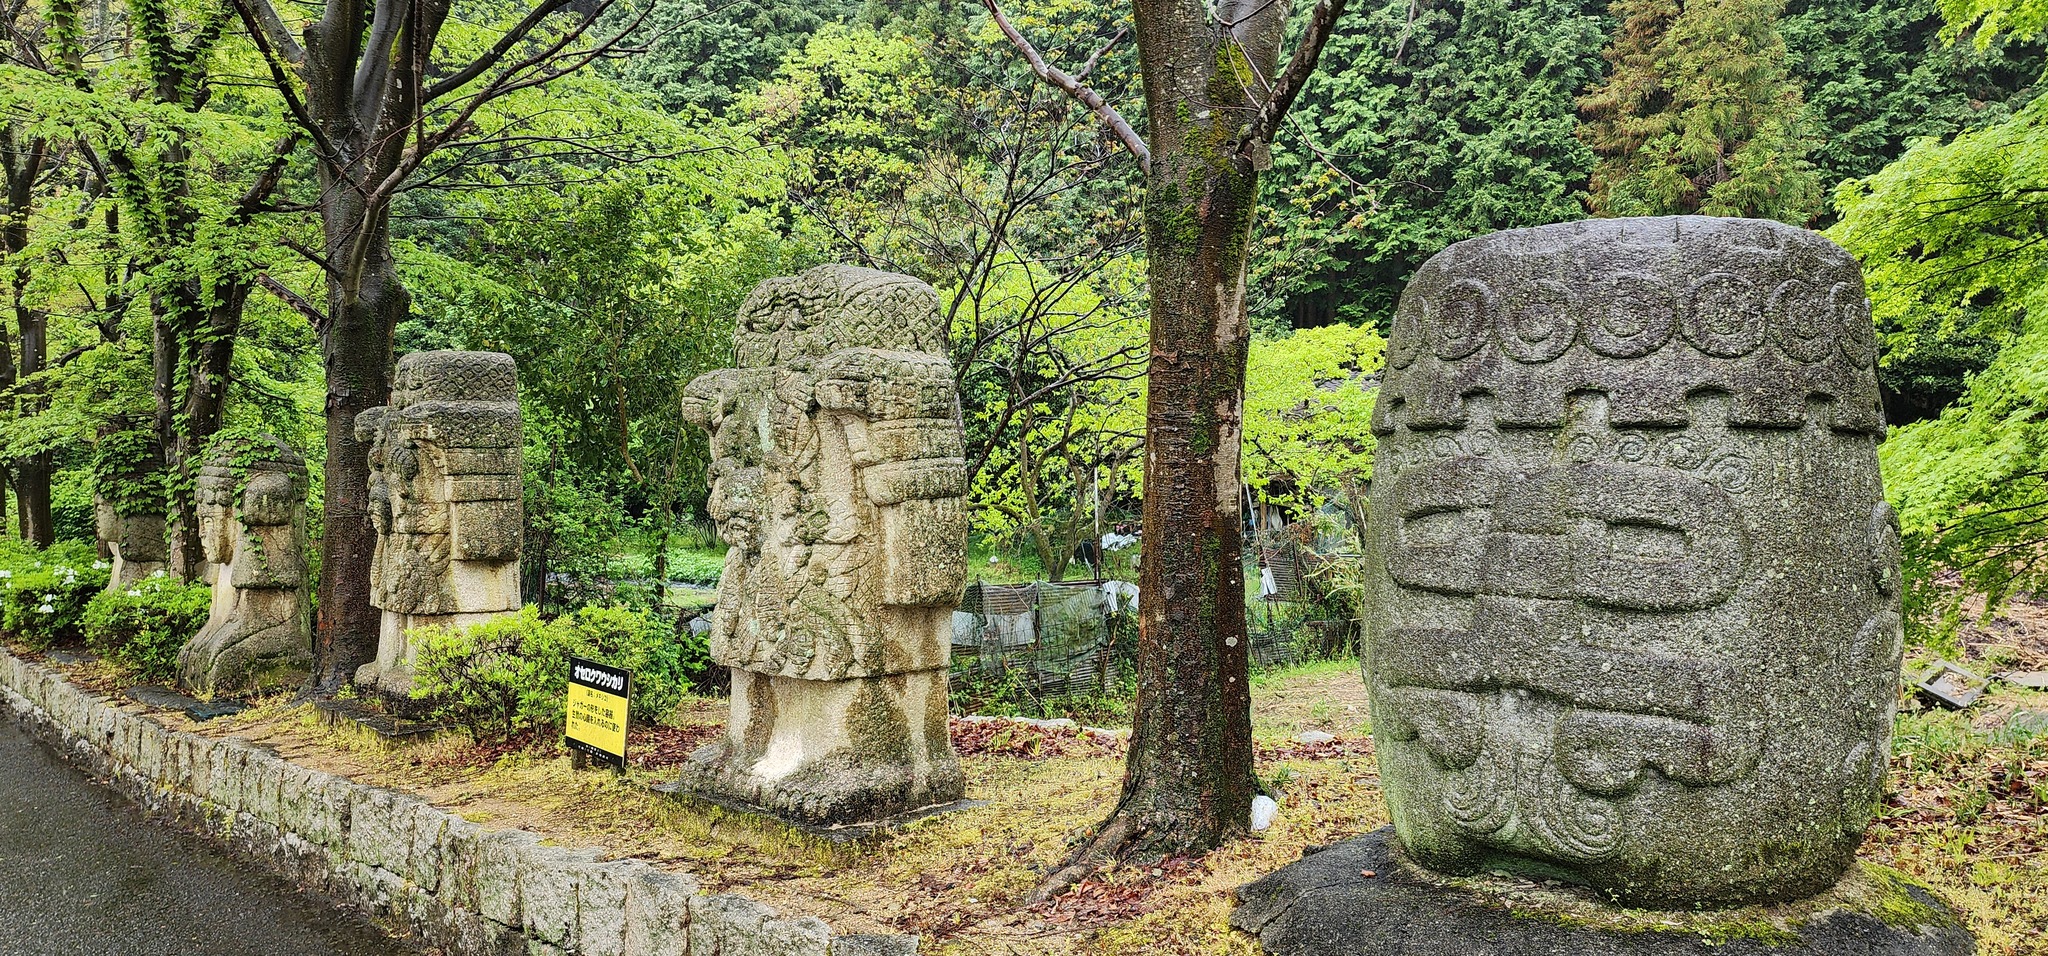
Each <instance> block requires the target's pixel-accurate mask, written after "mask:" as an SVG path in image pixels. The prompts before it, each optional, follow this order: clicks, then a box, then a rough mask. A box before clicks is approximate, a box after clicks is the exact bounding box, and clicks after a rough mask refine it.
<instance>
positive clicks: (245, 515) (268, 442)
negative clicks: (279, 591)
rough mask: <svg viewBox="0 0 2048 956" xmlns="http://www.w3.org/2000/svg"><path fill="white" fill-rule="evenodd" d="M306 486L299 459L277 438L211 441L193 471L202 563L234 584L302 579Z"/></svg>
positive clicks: (271, 584) (282, 584) (293, 583)
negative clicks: (227, 573)
mask: <svg viewBox="0 0 2048 956" xmlns="http://www.w3.org/2000/svg"><path fill="white" fill-rule="evenodd" d="M306 487H307V476H306V460H305V458H304V457H303V456H301V455H300V454H299V453H298V452H297V451H296V450H294V449H293V448H292V447H291V446H289V445H287V444H285V443H284V442H282V441H278V440H277V439H275V438H265V439H246V440H239V441H229V442H222V443H221V444H219V445H217V446H216V447H215V448H214V449H213V451H212V452H211V453H210V454H209V455H208V456H207V460H206V465H205V466H204V467H203V468H201V469H200V472H199V480H198V487H197V494H196V496H195V497H196V499H197V503H198V511H199V540H200V545H201V547H202V548H203V549H204V550H205V552H206V561H207V563H208V564H213V565H224V566H231V567H232V578H233V580H232V582H231V583H232V584H233V586H235V587H248V588H286V587H297V586H299V585H301V584H303V583H305V567H306V557H305V553H304V551H305V542H304V536H305V528H304V524H305V506H306ZM216 583H217V584H226V583H230V582H229V581H228V580H227V579H226V578H222V579H221V580H220V581H218V582H216Z"/></svg>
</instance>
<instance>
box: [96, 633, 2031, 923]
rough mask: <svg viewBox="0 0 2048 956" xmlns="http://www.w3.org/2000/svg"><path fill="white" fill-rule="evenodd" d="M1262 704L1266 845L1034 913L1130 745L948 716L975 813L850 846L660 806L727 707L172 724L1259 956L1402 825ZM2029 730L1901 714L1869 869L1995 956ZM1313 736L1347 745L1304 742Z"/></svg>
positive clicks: (439, 797)
mask: <svg viewBox="0 0 2048 956" xmlns="http://www.w3.org/2000/svg"><path fill="white" fill-rule="evenodd" d="M85 666H86V667H88V668H89V667H91V665H85ZM71 669H72V670H74V671H78V668H77V667H76V666H74V667H73V668H71ZM76 676H78V677H81V678H86V682H87V683H95V684H99V685H101V686H103V687H104V686H107V685H109V684H111V683H114V682H113V681H110V680H109V679H108V678H107V677H106V676H105V675H104V674H96V673H95V672H92V671H90V670H86V671H78V672H77V673H76ZM96 677H97V678H98V679H96V680H95V678H96ZM1253 700H1254V705H1253V706H1254V725H1255V733H1256V736H1257V739H1258V748H1259V756H1258V773H1259V775H1260V777H1261V779H1263V780H1265V781H1266V782H1267V785H1268V786H1269V787H1271V788H1272V790H1273V792H1274V793H1275V794H1276V795H1277V796H1278V797H1279V799H1280V802H1281V804H1282V810H1281V813H1280V816H1279V819H1278V820H1277V821H1276V822H1275V823H1274V825H1273V827H1272V828H1271V829H1270V830H1268V831H1266V832H1264V833H1260V834H1254V835H1252V836H1249V837H1247V838H1244V839H1242V840H1239V841H1237V842H1234V843H1232V844H1230V845H1228V846H1226V847H1224V848H1222V849H1220V850H1217V851H1215V852H1213V853H1211V854H1209V855H1207V856H1206V857H1202V858H1199V859H1167V860H1142V861H1131V862H1128V863H1125V864H1123V865H1120V866H1117V867H1114V868H1112V869H1109V870H1107V871H1105V872H1103V873H1102V874H1100V875H1099V876H1097V877H1095V878H1092V879H1090V880H1088V881H1087V882H1085V883H1083V884H1082V885H1081V886H1079V887H1078V888H1077V889H1075V890H1074V891H1073V892H1071V893H1068V894H1066V895H1064V896H1062V897H1059V898H1057V899H1055V900H1053V901H1052V902H1051V903H1049V904H1046V905H1042V906H1039V907H1035V908H1026V907H1023V906H1022V905H1021V902H1020V901H1021V900H1022V899H1023V897H1024V895H1025V894H1026V892H1027V891H1028V890H1029V889H1030V888H1031V887H1032V886H1033V884H1034V883H1035V882H1036V881H1037V879H1038V877H1039V875H1040V874H1041V873H1043V872H1045V870H1046V869H1047V868H1048V867H1050V866H1051V865H1053V864H1054V863H1055V862H1057V861H1059V860H1060V859H1061V858H1062V857H1063V855H1064V854H1065V852H1066V851H1067V849H1068V847H1069V845H1070V841H1072V840H1073V839H1074V838H1075V837H1076V836H1077V835H1078V834H1080V833H1081V832H1082V831H1083V830H1084V829H1085V828H1086V827H1087V826H1088V825H1089V824H1091V823H1093V822H1095V821H1096V820H1097V819H1098V818H1099V817H1100V815H1101V814H1102V813H1103V812H1104V808H1106V807H1107V806H1109V805H1110V803H1111V802H1112V801H1113V799H1114V797H1115V794H1116V792H1117V787H1118V783H1119V780H1120V778H1121V774H1122V771H1123V761H1122V754H1123V743H1122V741H1121V739H1120V738H1118V737H1115V736H1103V735H1090V734H1086V733H1083V732H1079V731H1072V732H1069V731H1056V730H1055V731H1048V730H1042V729H1038V728H1031V727H1022V726H1015V725H995V724H973V723H966V722H960V721H956V722H955V724H954V728H953V729H954V736H955V741H956V746H957V747H958V749H959V750H960V751H961V753H962V756H963V763H964V765H965V768H966V773H967V779H968V788H969V794H970V796H971V797H972V798H973V799H976V800H979V801H983V802H982V803H981V805H979V806H976V807H974V808H972V809H967V810H961V811H957V812H953V813H948V814H944V815H940V816H936V817H931V818H927V819H924V820H920V821H917V822H914V823H912V824H910V825H908V826H906V827H904V828H903V829H902V830H900V831H899V832H897V833H895V834H894V835H893V836H891V837H889V838H887V839H885V840H882V841H879V842H875V843H871V844H864V845H854V846H839V845H834V844H831V843H828V842H825V841H822V840H818V839H816V838H813V837H808V836H805V835H802V834H800V833H797V832H795V831H792V830H789V829H787V828H784V827H782V826H780V825H779V824H775V823H773V822H767V821H763V820H760V819H758V818H753V817H749V816H745V815H740V814H734V813H731V812H727V811H722V810H718V809H716V808H709V807H703V806H695V805H686V804H683V803H680V802H677V801H676V800H673V799H671V798H668V797H664V796H661V795H658V794H655V793H653V792H652V791H651V790H650V787H651V785H653V784H657V783H662V782H665V781H667V780H669V779H671V778H672V777H673V776H674V770H673V769H672V768H673V767H674V766H675V764H676V763H677V762H678V761H680V760H681V759H682V757H683V756H685V755H687V754H688V753H689V751H690V750H691V749H694V747H696V746H697V745H698V744H700V743H702V742H703V741H705V740H708V739H709V738H710V737H711V736H712V735H714V734H715V733H716V732H717V730H718V726H719V723H720V721H721V720H722V718H723V713H722V708H723V702H721V701H714V700H692V701H690V702H687V703H686V704H685V706H684V708H683V710H682V712H681V713H680V714H679V715H678V718H677V721H676V723H677V726H675V727H668V728H655V729H651V730H645V731H638V732H636V736H635V738H634V741H633V744H632V747H631V749H632V750H633V752H634V754H635V759H634V765H633V766H632V767H631V768H630V769H629V770H628V771H627V772H626V773H624V774H614V773H612V772H610V771H604V770H585V771H579V770H576V769H574V768H572V767H571V765H570V762H569V760H568V758H567V757H566V755H564V754H563V753H562V752H560V751H559V749H558V748H556V747H555V746H554V745H553V744H552V743H548V742H539V741H515V742H512V743H509V744H495V745H488V746H484V745H477V744H474V743H472V742H470V741H469V740H468V739H467V738H465V737H462V736H459V735H452V734H451V735H443V736H440V737H438V738H434V739H430V740H424V741H418V742H414V743H409V744H391V743H388V742H386V741H384V740H383V739H382V738H379V737H377V736H375V735H374V734H370V733H368V732H366V731H363V730H361V729H359V728H354V727H353V726H351V725H346V724H343V725H334V724H331V723H329V722H327V721H324V720H323V719H322V718H321V717H320V715H319V713H318V712H317V711H315V710H313V709H312V708H310V707H305V706H301V705H295V704H293V703H291V702H289V701H287V700H284V699H276V700H272V701H270V702H267V703H264V704H262V705H260V706H258V707H256V708H253V709H251V710H249V711H246V712H244V713H243V714H240V715H237V716H234V717H230V718H224V719H221V720H216V721H212V722H209V723H206V724H199V725H193V724H189V723H186V722H184V721H183V720H182V719H181V718H179V717H178V716H177V715H163V719H165V720H166V721H167V722H171V723H177V724H180V725H181V726H186V727H188V728H189V729H195V730H199V731H201V732H204V733H209V734H216V735H223V736H226V735H234V736H241V737H245V738H249V739H252V740H255V741H258V742H261V743H264V744H267V745H269V746H272V747H275V748H276V749H277V750H279V751H280V752H281V753H282V754H283V755H284V756H286V757H288V758H290V759H293V760H296V761H300V762H303V763H306V764H310V765H314V766H318V767H321V768H322V769H327V770H331V771H335V772H341V773H345V774H347V775H349V776H351V777H354V778H357V779H362V780H367V781H372V782H376V783H380V784H384V785H388V786H395V787H400V788H403V789H407V790H411V791H414V792H417V793H419V794H421V795H422V796H424V797H426V798H427V799H430V800H432V801H433V802H435V803H437V804H439V805H441V806H444V807H447V808H450V809H452V810H454V811H456V812H459V813H461V814H462V815H464V816H465V817H468V818H469V819H471V820H474V821H477V822H480V823H484V824H486V825H490V826H500V827H520V828H525V829H530V830H535V831H540V832H544V833H547V834H549V835H550V836H552V837H553V838H554V839H555V840H557V841H558V842H560V843H563V844H567V845H575V846H596V847H602V848H604V849H605V850H606V851H607V852H608V853H610V854H612V855H614V856H619V857H636V858H640V859H645V860H650V861H654V862H656V863H657V864H659V865H662V866H666V867H673V868H676V869H680V870H688V871H690V872H693V873H695V874H697V875H698V877H699V878H700V879H701V880H702V881H703V883H704V885H705V886H706V888H707V889H715V890H727V891H734V892H740V893H744V894H746V895H748V896H752V897H754V898H757V899H760V900H762V901H764V902H767V903H770V904H772V905H775V906H777V907H779V908H781V909H783V910H785V911H787V912H790V913H795V914H808V915H816V916H819V917H821V918H823V919H825V920H827V921H828V922H830V923H831V924H833V926H834V927H835V928H837V929H838V930H840V931H842V932H861V931H866V932H908V933H919V934H922V935H923V936H924V937H925V939H926V941H927V944H926V945H927V950H926V951H928V952H934V953H942V954H959V956H967V954H991V956H993V954H1005V956H1008V954H1021V956H1033V954H1067V953H1073V954H1140V953H1144V954H1180V953H1187V954H1194V953H1204V954H1208V953H1251V952H1253V951H1254V948H1253V947H1252V946H1251V945H1250V942H1249V941H1248V940H1247V939H1246V938H1244V937H1241V936H1238V935H1236V934H1234V933H1233V932H1231V931H1230V930H1229V929H1228V928H1227V926H1226V922H1225V921H1226V919H1227V917H1228V915H1229V913H1230V909H1231V905H1232V892H1233V891H1234V890H1235V889H1236V888H1237V887H1238V886H1240V885H1242V884H1243V883H1246V882H1248V881H1250V880H1252V879H1255V878H1257V877H1258V876H1261V875H1263V874H1265V873H1268V872H1271V871H1272V870H1274V869H1277V868H1279V867H1280V866H1283V865H1285V864H1287V863H1289V862H1291V861H1293V860H1295V859H1298V858H1299V857H1300V855H1301V852H1302V850H1303V849H1304V848H1306V847H1309V846H1316V845H1321V844H1327V843H1332V842H1335V841H1338V840H1342V839H1345V838H1348V837H1352V836H1356V835H1359V834H1363V833H1366V832H1368V831H1371V830H1373V829H1376V828H1378V827H1379V826H1381V825H1383V824H1384V823H1385V822H1386V817H1385V811H1384V809H1383V807H1382V804H1381V798H1380V793H1379V789H1378V784H1379V778H1378V774H1377V765H1376V763H1375V761H1374V757H1373V751H1372V743H1371V739H1370V736H1369V731H1370V728H1369V726H1368V721H1367V718H1366V710H1365V697H1364V689H1363V687H1362V686H1361V684H1360V682H1359V679H1358V677H1357V674H1356V671H1355V667H1354V665H1352V664H1349V663H1331V664H1318V665H1310V666H1305V667H1296V668H1291V669H1287V670H1282V671H1276V672H1271V673H1267V674H1264V675H1261V676H1260V677H1259V678H1258V679H1257V680H1256V681H1255V683H1254V697H1253ZM2030 713H2041V714H2048V694H2040V693H2034V692H2028V691H2022V690H2018V689H2016V688H2012V687H2009V686H2001V687H1999V688H1998V689H1996V690H1994V692H1993V693H1992V695H1991V696H1990V697H1989V698H1987V700H1986V701H1985V702H1983V703H1981V704H1979V705H1978V706H1977V707H1976V708H1973V709H1972V710H1971V711H1969V712H1967V713H1962V714H1952V713H1947V712H1925V711H1910V710H1909V711H1908V712H1907V713H1905V714H1903V715H1902V716H1901V718H1900V721H1899V729H1898V738H1897V745H1896V748H1895V750H1896V754H1895V760H1894V771H1893V782H1892V789H1891V793H1890V795H1889V796H1888V798H1887V800H1886V803H1885V805H1884V807H1883V808H1882V809H1881V811H1880V814H1879V819H1878V821H1877V823H1876V824H1875V825H1874V826H1873V827H1872V829H1871V832H1870V837H1869V839H1868V841H1867V842H1866V844H1865V847H1864V851H1863V856H1864V858H1865V859H1866V860H1867V861H1869V862H1871V863H1874V864H1878V865H1881V866H1884V867H1889V868H1892V869H1895V870H1896V871H1898V872H1899V873H1900V874H1903V875H1904V876H1905V877H1907V878H1910V879H1913V880H1917V881H1920V882H1923V883H1926V884H1928V885H1930V886H1932V887H1934V888H1935V889H1936V890H1937V891H1938V892H1940V893H1942V894H1943V895H1944V896H1946V897H1947V898H1948V899H1950V900H1951V901H1953V902H1954V903H1955V904H1956V905H1957V906H1958V908H1959V909H1960V910H1961V911H1962V913H1963V917H1964V919H1965V921H1966V922H1967V923H1968V924H1969V926H1970V927H1971V928H1972V930H1974V931H1975V932H1976V933H1977V935H1978V936H1979V938H1980V939H1981V940H1982V942H1983V946H1982V952H1983V953H1984V954H1986V956H2048V733H2040V732H2033V731H2029V730H2027V729H2026V728H2027V727H2028V726H2029V725H2030V721H2031V720H2032V718H2031V717H2029V716H2028V714H2030ZM2042 723H2043V724H2044V725H2048V720H2044V721H2043V722H2042ZM1310 729H1314V730H1322V731H1325V732H1328V733H1331V734H1334V735H1336V739H1335V740H1334V741H1331V742H1327V743H1321V744H1313V745H1311V744H1302V743H1300V742H1298V741H1297V740H1296V736H1297V735H1298V734H1299V733H1301V732H1302V731H1304V730H1310ZM1878 872H1880V873H1881V872H1883V871H1881V870H1880V871H1878ZM1646 918H1654V914H1651V916H1650V917H1646ZM1710 922H1712V921H1710ZM1722 922H1727V921H1725V920H1724V921H1722ZM1729 925H1734V924H1733V923H1731V924H1729ZM1760 925H1761V924H1760ZM1723 935H1726V936H1728V937H1730V938H1733V937H1736V936H1740V935H1743V934H1740V933H1732V932H1731V933H1727V934H1723Z"/></svg>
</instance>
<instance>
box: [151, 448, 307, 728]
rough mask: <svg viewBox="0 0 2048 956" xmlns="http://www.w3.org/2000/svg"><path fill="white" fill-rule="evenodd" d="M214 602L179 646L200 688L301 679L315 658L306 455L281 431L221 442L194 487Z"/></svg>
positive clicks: (261, 686)
mask: <svg viewBox="0 0 2048 956" xmlns="http://www.w3.org/2000/svg"><path fill="white" fill-rule="evenodd" d="M196 497H197V500H198V512H199V537H200V543H201V546H202V547H203V548H204V549H205V552H206V571H205V575H206V581H207V583H208V584H211V585H213V608H212V611H211V612H210V613H209V614H208V615H207V618H206V626H205V627H203V628H201V629H200V631H199V633H198V634H197V635H196V636H194V637H193V638H192V640H191V641H190V642H188V643H187V644H186V645H185V646H184V648H183V649H182V650H180V651H179V652H178V675H179V680H180V681H181V682H182V683H183V684H184V685H185V686H186V687H187V688H188V689H190V690H192V691H193V692H195V693H201V694H240V693H252V692H256V691H261V690H272V689H282V688H286V687H296V686H298V685H299V684H300V683H301V682H303V681H304V680H305V678H306V675H307V673H308V671H309V669H310V668H311V666H312V660H313V630H312V602H311V600H310V599H309V594H308V592H309V586H310V581H309V580H308V576H307V573H306V551H307V543H306V460H305V459H304V458H302V457H300V456H299V453H298V452H296V451H293V450H292V449H291V447H290V446H288V445H286V444H284V443H283V442H280V441H278V440H276V439H274V438H266V439H260V440H259V439H240V440H229V441H224V442H222V443H220V444H219V445H217V446H216V447H215V448H214V449H213V451H212V453H211V454H209V455H208V456H207V460H206V464H205V466H204V467H202V468H201V470H200V472H199V481H198V487H197V490H196Z"/></svg>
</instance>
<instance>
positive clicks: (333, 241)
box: [312, 176, 411, 695]
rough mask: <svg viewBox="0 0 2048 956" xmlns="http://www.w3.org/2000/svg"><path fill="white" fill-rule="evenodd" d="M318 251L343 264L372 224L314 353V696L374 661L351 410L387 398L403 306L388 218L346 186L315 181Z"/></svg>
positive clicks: (363, 456) (364, 453) (365, 468)
mask: <svg viewBox="0 0 2048 956" xmlns="http://www.w3.org/2000/svg"><path fill="white" fill-rule="evenodd" d="M322 179H323V181H322V184H321V185H322V186H323V190H324V193H325V195H326V197H327V198H326V200H325V201H324V202H323V203H322V208H321V216H322V219H323V222H324V225H325V227H326V235H327V256H328V261H329V262H332V263H343V262H347V261H349V256H348V252H347V249H346V246H347V245H348V244H351V243H354V242H356V241H357V238H358V237H357V232H356V230H359V229H368V230H372V232H371V233H370V235H369V236H368V237H367V241H366V242H365V243H364V246H363V248H364V249H365V250H366V255H364V257H363V258H362V260H361V262H362V267H361V269H360V270H359V271H356V272H354V273H353V274H345V275H342V276H337V277H330V279H329V282H328V284H327V328H325V329H322V330H321V336H320V353H321V357H322V359H323V360H324V361H325V365H326V369H327V465H326V483H327V489H326V491H327V497H326V504H325V507H324V508H323V510H322V512H321V517H322V523H323V534H322V536H321V539H320V561H321V570H320V618H319V621H318V622H317V624H316V626H315V628H314V632H313V661H314V673H313V687H312V690H313V692H314V693H315V694H321V695H327V694H332V693H334V692H335V691H338V690H340V689H341V688H342V687H343V686H344V685H346V684H347V683H348V682H349V680H350V679H351V678H353V677H354V676H355V671H356V668H358V667H360V666H362V665H364V664H367V663H369V662H370V661H372V660H374V659H376V656H377V632H378V626H379V622H380V620H381V618H382V614H381V612H379V611H378V610H377V609H376V608H375V607H372V606H371V605H370V559H371V557H372V556H373V555H374V554H375V552H376V549H377V531H376V528H374V527H373V526H372V525H371V524H370V457H369V455H370V449H369V446H367V445H365V444H364V443H362V442H359V441H357V440H356V428H355V422H356V416H357V415H359V414H361V413H362V412H364V411H365V410H367V409H371V408H375V407H377V406H379V405H383V404H385V403H386V402H387V401H389V400H390V397H391V367H392V355H391V349H392V333H393V330H394V329H396V328H397V327H398V323H399V322H400V321H402V320H403V319H404V318H405V317H406V315H407V313H408V311H409V310H410V308H411V299H410V296H409V295H408V294H407V293H406V291H405V286H404V285H403V284H402V283H401V282H400V281H399V278H398V265H397V262H396V261H394V260H393V259H392V257H391V244H390V222H389V220H388V219H387V218H386V217H385V215H383V214H382V213H381V212H377V211H370V210H365V209H364V208H363V206H362V203H361V202H360V201H359V197H358V196H357V195H356V194H355V193H354V192H352V191H351V190H349V189H348V188H347V187H346V186H342V185H341V184H339V183H329V182H327V181H326V179H327V177H325V176H323V177H322Z"/></svg>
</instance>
